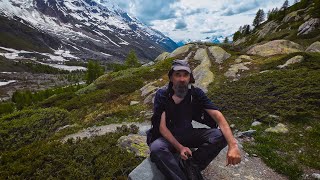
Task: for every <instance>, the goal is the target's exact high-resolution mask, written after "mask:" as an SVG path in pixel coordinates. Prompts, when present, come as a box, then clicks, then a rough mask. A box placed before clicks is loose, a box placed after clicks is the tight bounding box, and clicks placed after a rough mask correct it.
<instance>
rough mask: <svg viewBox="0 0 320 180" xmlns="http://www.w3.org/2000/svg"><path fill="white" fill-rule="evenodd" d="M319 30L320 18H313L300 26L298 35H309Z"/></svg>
mask: <svg viewBox="0 0 320 180" xmlns="http://www.w3.org/2000/svg"><path fill="white" fill-rule="evenodd" d="M319 28H320V19H319V18H312V19H310V20H308V21H307V22H305V23H303V24H301V25H300V26H299V28H298V35H305V34H309V33H311V32H312V31H314V30H316V29H319Z"/></svg>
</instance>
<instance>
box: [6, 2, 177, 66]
mask: <svg viewBox="0 0 320 180" xmlns="http://www.w3.org/2000/svg"><path fill="white" fill-rule="evenodd" d="M0 9H1V13H0V24H1V26H0V32H1V38H0V46H4V47H6V48H13V49H24V50H33V51H38V52H52V51H54V50H58V49H62V50H65V51H70V52H71V53H72V54H73V55H74V56H76V57H78V58H82V59H88V58H91V59H98V60H108V61H113V62H115V61H122V60H124V58H125V57H126V54H127V53H128V52H129V50H130V49H134V50H135V51H136V53H137V55H138V57H140V59H141V60H142V61H144V62H147V61H150V60H153V59H154V58H155V56H157V55H158V54H159V53H161V52H163V51H172V50H174V49H175V48H176V47H177V45H176V44H175V43H174V42H173V41H172V40H171V39H170V38H168V37H166V36H164V35H163V34H162V33H161V32H159V31H156V30H154V29H151V28H149V27H147V26H146V25H144V24H143V23H141V22H140V21H139V20H137V19H136V18H134V17H131V16H129V15H128V14H127V13H126V12H124V11H122V10H121V9H120V8H119V7H118V6H116V5H115V4H114V3H112V2H111V1H106V0H104V1H94V0H86V1H85V0H81V1H73V0H63V1H56V0H28V1H23V2H22V1H16V0H3V1H0Z"/></svg>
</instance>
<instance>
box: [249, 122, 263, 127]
mask: <svg viewBox="0 0 320 180" xmlns="http://www.w3.org/2000/svg"><path fill="white" fill-rule="evenodd" d="M261 124H262V123H261V122H259V121H254V122H253V123H252V124H251V126H260V125H261Z"/></svg>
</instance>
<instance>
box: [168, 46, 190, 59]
mask: <svg viewBox="0 0 320 180" xmlns="http://www.w3.org/2000/svg"><path fill="white" fill-rule="evenodd" d="M191 47H193V45H192V44H188V45H184V46H181V47H178V48H177V49H175V50H174V51H173V52H172V53H171V54H170V55H169V58H171V57H176V56H178V55H180V54H184V53H187V52H188V51H189V50H190V48H191Z"/></svg>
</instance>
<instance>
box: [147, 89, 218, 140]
mask: <svg viewBox="0 0 320 180" xmlns="http://www.w3.org/2000/svg"><path fill="white" fill-rule="evenodd" d="M190 93H191V95H190V96H189V98H191V99H190V103H191V105H192V108H191V109H192V113H191V114H192V119H193V120H195V121H197V122H199V123H201V124H205V125H207V126H209V127H210V128H217V127H218V126H217V123H216V122H215V120H214V119H212V118H211V116H210V115H209V114H208V113H207V112H206V111H205V109H204V108H203V107H202V106H201V104H200V102H199V99H198V97H197V94H196V93H195V87H194V86H191V89H190ZM165 96H166V101H165V105H164V106H165V112H168V111H167V109H166V107H167V104H168V100H169V98H170V85H169V87H168V88H167V90H166V92H165ZM155 103H156V102H155ZM160 117H161V115H160ZM160 117H159V114H156V113H155V112H154V113H153V115H152V117H151V124H152V126H151V128H150V129H149V130H147V132H146V134H147V144H148V145H150V144H151V143H152V142H153V141H154V140H156V139H157V138H159V137H161V133H160V131H159V126H160Z"/></svg>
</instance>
